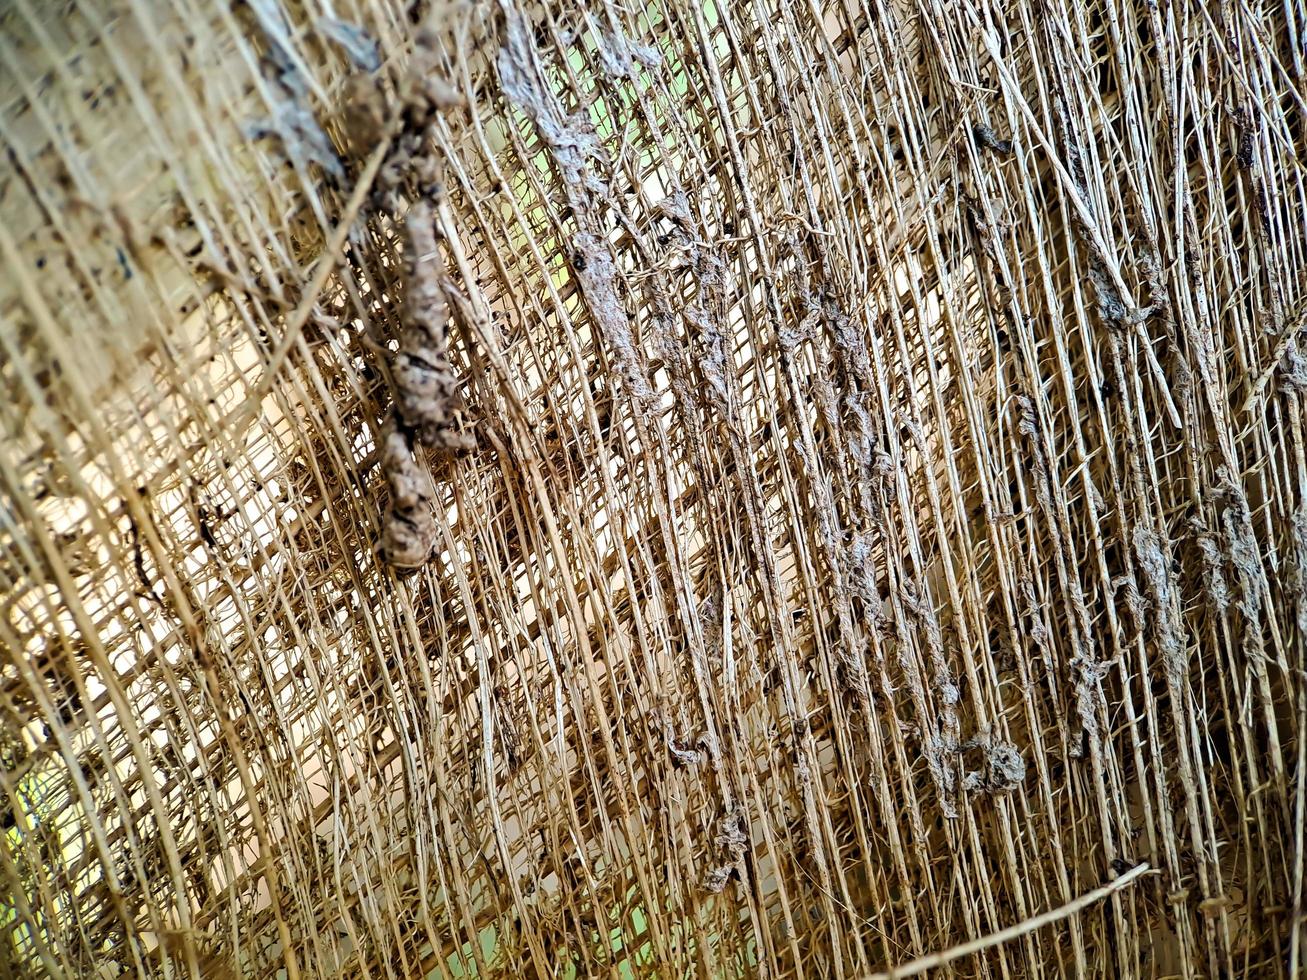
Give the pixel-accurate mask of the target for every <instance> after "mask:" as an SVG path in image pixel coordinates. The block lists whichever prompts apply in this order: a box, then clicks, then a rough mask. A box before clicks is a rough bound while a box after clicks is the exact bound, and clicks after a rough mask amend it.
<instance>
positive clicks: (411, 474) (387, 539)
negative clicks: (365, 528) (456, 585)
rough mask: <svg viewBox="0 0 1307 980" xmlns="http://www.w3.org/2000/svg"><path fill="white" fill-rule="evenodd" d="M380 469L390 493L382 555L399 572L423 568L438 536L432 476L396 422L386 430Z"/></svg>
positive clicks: (383, 534)
mask: <svg viewBox="0 0 1307 980" xmlns="http://www.w3.org/2000/svg"><path fill="white" fill-rule="evenodd" d="M381 469H382V471H383V472H384V473H385V474H386V484H387V486H388V487H389V489H390V513H389V514H388V515H387V516H386V526H385V529H384V530H383V532H382V539H381V546H382V553H383V555H384V556H385V558H386V560H387V561H389V562H390V563H391V564H392V565H394V566H395V567H396V568H421V567H422V566H423V565H425V564H426V562H427V559H428V558H429V557H431V551H432V548H433V546H434V545H435V543H436V537H437V535H438V534H439V530H438V529H437V527H436V520H435V517H433V516H432V513H431V496H432V495H431V475H430V474H429V473H427V472H426V470H424V469H423V468H422V467H421V466H419V465H418V462H417V460H416V459H415V458H414V456H413V446H412V444H411V443H410V440H409V437H408V436H406V435H405V434H404V433H403V432H401V431H399V429H398V428H397V427H396V426H395V424H394V422H393V420H392V421H391V422H390V423H388V424H387V426H386V432H385V438H384V441H383V443H382V447H381Z"/></svg>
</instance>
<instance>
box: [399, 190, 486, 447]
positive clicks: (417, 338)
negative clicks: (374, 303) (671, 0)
mask: <svg viewBox="0 0 1307 980" xmlns="http://www.w3.org/2000/svg"><path fill="white" fill-rule="evenodd" d="M406 232H407V248H408V255H407V257H406V259H405V264H406V266H407V269H406V275H405V282H404V292H405V296H404V320H405V322H404V328H403V332H402V333H401V335H400V340H399V353H398V354H397V355H396V356H395V359H394V362H393V364H392V365H391V374H392V376H393V377H394V380H395V413H396V415H397V416H398V418H399V423H400V427H401V428H402V429H407V430H410V431H411V432H413V433H414V434H415V436H416V438H417V441H418V442H419V443H420V444H421V445H422V446H424V447H425V448H427V449H431V450H434V451H436V452H442V453H454V452H457V451H459V450H462V449H471V448H472V445H473V443H472V439H471V437H470V436H469V435H468V434H467V433H465V432H463V431H461V429H460V426H459V422H458V413H459V409H460V408H461V407H462V405H461V400H460V397H459V393H458V382H457V379H456V378H455V377H454V372H453V371H452V370H451V369H450V366H449V356H448V335H447V325H448V322H449V306H448V304H447V303H446V302H445V294H444V288H443V286H442V284H441V281H440V277H439V275H438V274H437V270H436V262H437V259H436V236H435V231H434V230H433V224H432V215H431V206H430V205H429V204H427V203H426V202H425V201H421V202H418V203H417V204H415V205H413V207H412V208H411V209H410V210H409V213H408V219H407V222H406Z"/></svg>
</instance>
